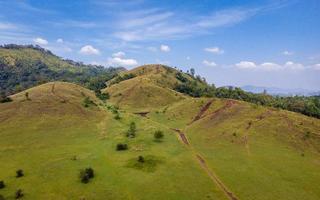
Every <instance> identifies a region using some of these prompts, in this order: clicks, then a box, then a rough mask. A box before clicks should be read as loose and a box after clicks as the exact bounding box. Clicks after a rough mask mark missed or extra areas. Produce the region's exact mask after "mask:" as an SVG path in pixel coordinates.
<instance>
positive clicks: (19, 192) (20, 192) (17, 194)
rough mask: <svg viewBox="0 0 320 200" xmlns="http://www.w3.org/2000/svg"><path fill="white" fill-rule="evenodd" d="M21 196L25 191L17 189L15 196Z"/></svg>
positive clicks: (17, 197)
mask: <svg viewBox="0 0 320 200" xmlns="http://www.w3.org/2000/svg"><path fill="white" fill-rule="evenodd" d="M21 197H23V192H22V190H21V189H19V190H17V191H16V195H15V198H16V199H20V198H21Z"/></svg>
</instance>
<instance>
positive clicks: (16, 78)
mask: <svg viewBox="0 0 320 200" xmlns="http://www.w3.org/2000/svg"><path fill="white" fill-rule="evenodd" d="M121 70H124V69H123V68H112V67H111V68H104V67H103V66H96V65H85V64H83V63H81V62H74V61H72V60H64V59H62V58H60V57H58V56H56V55H54V54H53V53H51V52H50V51H49V50H46V49H43V48H41V47H39V46H33V45H15V44H9V45H3V46H0V93H5V94H14V93H17V92H19V91H22V90H25V89H28V88H30V87H33V86H36V85H39V84H41V83H45V82H50V81H68V82H74V83H78V84H81V85H83V86H86V85H88V84H89V81H90V80H91V79H93V78H96V77H99V76H104V77H105V80H108V78H109V79H110V78H112V76H114V75H115V74H116V73H117V72H119V71H121Z"/></svg>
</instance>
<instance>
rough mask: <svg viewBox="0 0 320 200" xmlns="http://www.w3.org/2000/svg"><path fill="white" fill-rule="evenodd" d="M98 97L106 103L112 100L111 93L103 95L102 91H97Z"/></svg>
mask: <svg viewBox="0 0 320 200" xmlns="http://www.w3.org/2000/svg"><path fill="white" fill-rule="evenodd" d="M95 94H96V97H98V98H99V99H100V100H102V101H106V100H107V99H109V98H110V95H109V93H101V91H100V90H96V91H95Z"/></svg>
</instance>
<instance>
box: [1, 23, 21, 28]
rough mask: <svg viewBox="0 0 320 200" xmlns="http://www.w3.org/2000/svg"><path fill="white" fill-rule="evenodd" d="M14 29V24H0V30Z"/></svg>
mask: <svg viewBox="0 0 320 200" xmlns="http://www.w3.org/2000/svg"><path fill="white" fill-rule="evenodd" d="M16 28H17V27H16V26H15V25H14V24H11V23H3V22H0V30H13V29H16Z"/></svg>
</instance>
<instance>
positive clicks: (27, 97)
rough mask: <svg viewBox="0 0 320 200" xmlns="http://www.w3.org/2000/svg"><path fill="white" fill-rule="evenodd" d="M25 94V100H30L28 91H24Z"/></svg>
mask: <svg viewBox="0 0 320 200" xmlns="http://www.w3.org/2000/svg"><path fill="white" fill-rule="evenodd" d="M25 96H26V99H27V100H30V99H29V92H26V93H25Z"/></svg>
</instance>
